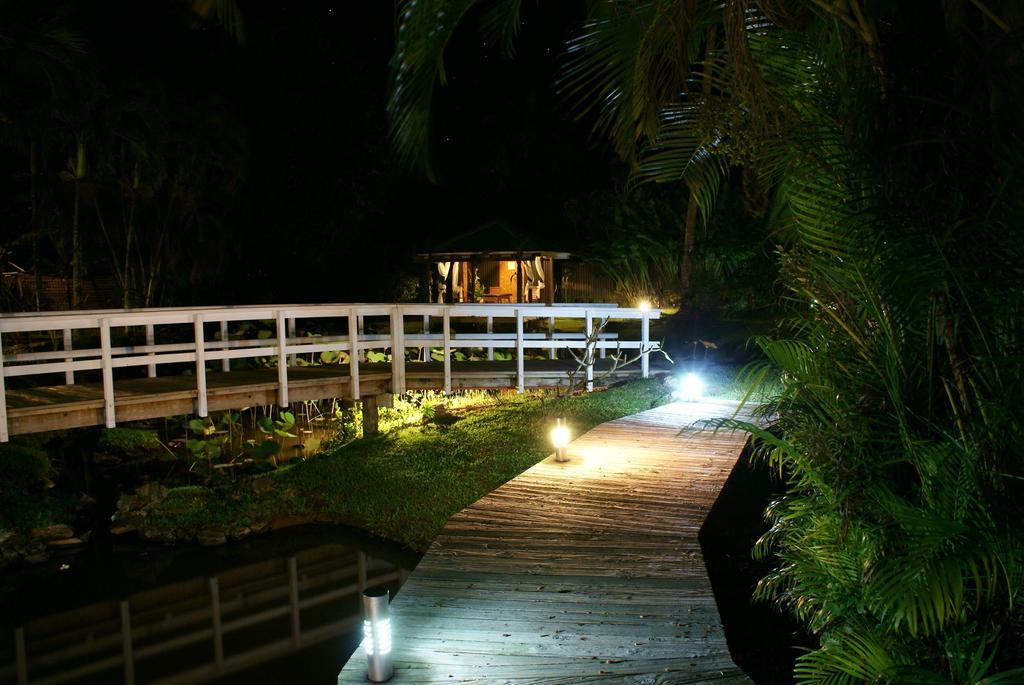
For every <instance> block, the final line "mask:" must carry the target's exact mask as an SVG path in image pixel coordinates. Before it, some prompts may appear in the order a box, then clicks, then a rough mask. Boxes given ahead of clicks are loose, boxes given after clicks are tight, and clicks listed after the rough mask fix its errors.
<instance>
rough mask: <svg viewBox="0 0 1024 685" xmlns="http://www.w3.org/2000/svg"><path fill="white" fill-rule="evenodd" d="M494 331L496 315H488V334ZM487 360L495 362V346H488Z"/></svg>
mask: <svg viewBox="0 0 1024 685" xmlns="http://www.w3.org/2000/svg"><path fill="white" fill-rule="evenodd" d="M493 333H494V317H493V316H488V317H487V335H491V334H493ZM487 361H489V362H493V361H494V348H493V347H488V348H487Z"/></svg>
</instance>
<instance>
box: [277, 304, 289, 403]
mask: <svg viewBox="0 0 1024 685" xmlns="http://www.w3.org/2000/svg"><path fill="white" fill-rule="evenodd" d="M287 351H288V327H287V326H286V325H285V316H284V312H283V311H281V310H278V311H277V403H278V405H280V406H281V407H287V406H288V354H287Z"/></svg>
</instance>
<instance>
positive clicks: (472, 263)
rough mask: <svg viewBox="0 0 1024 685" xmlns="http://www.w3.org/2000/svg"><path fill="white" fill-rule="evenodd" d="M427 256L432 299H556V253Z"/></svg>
mask: <svg viewBox="0 0 1024 685" xmlns="http://www.w3.org/2000/svg"><path fill="white" fill-rule="evenodd" d="M566 256H568V255H566ZM430 257H431V258H430V259H429V261H427V264H428V279H427V280H428V282H429V284H430V286H429V292H430V294H431V301H432V302H438V303H444V302H451V303H457V302H492V303H513V302H532V303H548V304H551V303H553V302H554V301H555V300H554V294H555V293H554V291H555V288H554V282H555V278H554V262H555V259H558V258H561V257H562V255H561V254H559V253H537V252H531V253H464V254H447V255H430ZM424 261H426V260H424Z"/></svg>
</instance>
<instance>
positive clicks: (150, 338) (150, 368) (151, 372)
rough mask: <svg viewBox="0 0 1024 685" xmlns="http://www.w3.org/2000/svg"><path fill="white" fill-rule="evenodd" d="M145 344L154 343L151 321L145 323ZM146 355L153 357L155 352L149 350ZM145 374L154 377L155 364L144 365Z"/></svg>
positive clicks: (154, 335) (154, 332) (154, 333)
mask: <svg viewBox="0 0 1024 685" xmlns="http://www.w3.org/2000/svg"><path fill="white" fill-rule="evenodd" d="M146 345H148V346H153V345H156V331H155V330H154V329H153V324H151V323H147V324H146ZM146 356H148V357H155V356H156V353H155V352H150V353H149V354H148V355H146ZM146 375H147V376H149V377H150V378H156V364H150V365H148V366H147V367H146Z"/></svg>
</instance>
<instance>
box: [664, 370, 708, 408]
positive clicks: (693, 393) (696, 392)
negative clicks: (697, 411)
mask: <svg viewBox="0 0 1024 685" xmlns="http://www.w3.org/2000/svg"><path fill="white" fill-rule="evenodd" d="M672 396H673V397H675V398H676V399H677V400H682V401H683V402H699V401H700V399H701V398H702V397H703V396H704V379H703V378H701V377H700V376H698V375H697V374H695V373H688V374H686V375H685V376H683V377H682V378H680V379H679V382H678V383H677V384H676V389H675V392H673V393H672Z"/></svg>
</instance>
